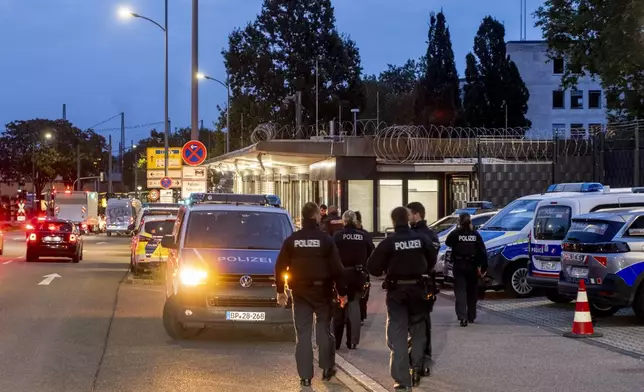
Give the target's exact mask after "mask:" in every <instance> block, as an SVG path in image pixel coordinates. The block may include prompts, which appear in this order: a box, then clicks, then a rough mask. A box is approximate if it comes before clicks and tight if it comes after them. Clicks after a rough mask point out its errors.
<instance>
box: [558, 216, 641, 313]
mask: <svg viewBox="0 0 644 392" xmlns="http://www.w3.org/2000/svg"><path fill="white" fill-rule="evenodd" d="M562 248H563V252H562V255H561V264H562V266H561V274H560V278H559V282H558V290H559V293H560V294H561V295H563V296H567V297H569V298H575V297H576V295H577V291H578V288H579V280H581V279H584V281H585V283H586V291H587V294H588V298H589V303H590V311H591V313H592V314H593V315H595V316H610V315H613V314H615V313H616V312H617V311H618V310H620V309H621V308H625V307H632V308H633V310H634V311H635V315H636V316H637V319H638V321H639V322H640V323H644V209H632V208H631V209H628V208H622V209H616V210H612V211H604V212H594V213H589V214H583V215H579V216H576V217H574V218H573V219H572V223H571V226H570V229H569V230H568V233H567V234H566V237H565V238H564V241H563V243H562Z"/></svg>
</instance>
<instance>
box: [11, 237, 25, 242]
mask: <svg viewBox="0 0 644 392" xmlns="http://www.w3.org/2000/svg"><path fill="white" fill-rule="evenodd" d="M13 240H14V241H22V242H25V241H27V239H26V238H24V237H19V238H14V239H13Z"/></svg>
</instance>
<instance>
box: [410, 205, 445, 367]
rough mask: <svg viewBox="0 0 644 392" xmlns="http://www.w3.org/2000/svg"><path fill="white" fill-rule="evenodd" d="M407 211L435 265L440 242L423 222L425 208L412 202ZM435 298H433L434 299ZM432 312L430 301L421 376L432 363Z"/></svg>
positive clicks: (432, 306) (432, 305) (425, 222)
mask: <svg viewBox="0 0 644 392" xmlns="http://www.w3.org/2000/svg"><path fill="white" fill-rule="evenodd" d="M407 209H408V210H409V222H410V223H411V229H412V230H414V231H416V232H419V233H423V234H425V235H426V236H427V237H428V238H429V239H430V240H431V241H432V246H433V248H434V255H433V263H434V264H436V260H437V258H438V250H439V249H440V247H441V244H440V241H439V240H438V235H436V233H435V232H434V230H432V229H430V228H429V227H428V226H427V221H426V220H425V206H423V205H422V204H421V203H419V202H417V201H414V202H411V203H409V204H407ZM435 284H436V279H435V276H432V285H434V286H435ZM433 290H434V291H437V290H436V288H433ZM434 298H435V297H434ZM432 310H434V302H433V301H431V302H429V303H428V309H427V319H426V320H425V334H426V336H427V346H426V347H425V359H424V363H423V366H422V368H421V369H417V371H419V372H420V374H421V375H422V376H429V375H430V374H431V363H432V318H431V315H432V313H431V312H432Z"/></svg>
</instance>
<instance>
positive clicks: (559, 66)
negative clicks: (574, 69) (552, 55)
mask: <svg viewBox="0 0 644 392" xmlns="http://www.w3.org/2000/svg"><path fill="white" fill-rule="evenodd" d="M552 73H553V74H555V75H561V74H563V73H564V60H563V59H561V58H559V59H554V60H553V61H552Z"/></svg>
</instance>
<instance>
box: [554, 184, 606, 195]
mask: <svg viewBox="0 0 644 392" xmlns="http://www.w3.org/2000/svg"><path fill="white" fill-rule="evenodd" d="M603 190H604V185H602V184H600V183H598V182H571V183H562V184H552V185H550V186H549V187H548V189H546V193H555V192H581V193H588V192H602V191H603Z"/></svg>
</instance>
